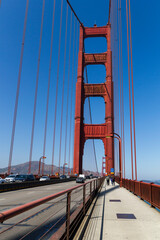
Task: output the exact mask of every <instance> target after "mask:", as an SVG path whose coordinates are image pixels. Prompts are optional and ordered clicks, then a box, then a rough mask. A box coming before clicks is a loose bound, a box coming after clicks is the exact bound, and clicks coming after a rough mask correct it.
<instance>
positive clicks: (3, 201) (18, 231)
mask: <svg viewBox="0 0 160 240" xmlns="http://www.w3.org/2000/svg"><path fill="white" fill-rule="evenodd" d="M76 185H79V184H77V183H76V182H75V181H71V182H65V183H59V184H53V185H46V186H40V187H34V188H28V189H22V190H18V191H12V192H5V193H0V212H3V211H6V210H8V209H11V208H14V207H17V206H20V205H23V204H25V203H28V202H31V201H34V200H37V199H40V198H43V197H46V196H49V195H52V194H54V193H58V192H60V191H63V190H66V189H69V188H71V187H73V186H76ZM86 193H87V195H88V194H89V185H88V186H87V189H86ZM81 201H82V189H77V190H75V191H74V195H72V196H71V203H72V204H71V211H73V210H74V209H75V208H76V207H77V206H78V205H79V204H80V203H81ZM65 213H66V195H64V196H61V197H59V198H58V199H54V200H52V201H49V202H47V203H45V204H43V205H40V206H38V207H36V208H34V209H31V210H29V211H27V212H25V213H23V214H20V215H18V216H15V217H13V218H11V219H9V220H7V221H5V222H4V223H3V224H0V239H3V240H11V239H12V240H13V239H16V240H17V239H25V240H26V239H30V240H31V239H34V240H36V239H48V236H50V235H51V234H53V232H55V231H56V230H57V229H58V228H59V227H60V225H61V224H62V223H63V222H64V221H65ZM59 218H62V219H61V221H60V222H59V223H58V225H55V226H54V224H55V223H56V221H57V220H58V219H59ZM23 219H25V220H23ZM46 219H48V220H47V221H46V222H44V221H45V220H46ZM16 223H18V224H17V225H16V226H14V227H13V225H14V224H16ZM40 224H41V226H40V227H38V226H39V225H40ZM52 226H54V227H53V229H52V230H51V231H50V232H49V235H47V237H43V238H41V235H43V233H44V232H46V230H48V229H49V228H50V227H52ZM8 228H10V229H9V230H7V229H8ZM6 230H7V231H6ZM32 230H34V231H33V232H32V233H31V234H29V235H27V236H25V235H26V234H27V233H28V232H30V231H32ZM3 231H5V232H3ZM2 232H3V233H2Z"/></svg>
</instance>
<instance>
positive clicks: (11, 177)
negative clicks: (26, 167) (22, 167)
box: [5, 174, 17, 183]
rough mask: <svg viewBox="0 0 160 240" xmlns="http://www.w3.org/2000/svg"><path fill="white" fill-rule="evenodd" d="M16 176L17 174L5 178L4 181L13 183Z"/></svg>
mask: <svg viewBox="0 0 160 240" xmlns="http://www.w3.org/2000/svg"><path fill="white" fill-rule="evenodd" d="M16 176H17V174H11V175H9V176H7V177H6V178H5V181H6V182H8V183H13V182H15V177H16Z"/></svg>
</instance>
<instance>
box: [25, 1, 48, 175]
mask: <svg viewBox="0 0 160 240" xmlns="http://www.w3.org/2000/svg"><path fill="white" fill-rule="evenodd" d="M44 8H45V0H43V7H42V20H41V30H40V41H39V53H38V65H37V76H36V89H35V98H34V110H33V121H32V133H31V145H30V155H29V168H28V174H30V173H31V162H32V150H33V139H34V127H35V116H36V106H37V92H38V80H39V66H40V56H41V45H42V32H43V19H44Z"/></svg>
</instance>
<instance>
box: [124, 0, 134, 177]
mask: <svg viewBox="0 0 160 240" xmlns="http://www.w3.org/2000/svg"><path fill="white" fill-rule="evenodd" d="M126 21H127V50H128V82H129V110H130V137H131V168H132V180H133V179H134V176H133V143H132V109H131V86H130V85H131V84H130V61H129V33H128V2H127V0H126Z"/></svg>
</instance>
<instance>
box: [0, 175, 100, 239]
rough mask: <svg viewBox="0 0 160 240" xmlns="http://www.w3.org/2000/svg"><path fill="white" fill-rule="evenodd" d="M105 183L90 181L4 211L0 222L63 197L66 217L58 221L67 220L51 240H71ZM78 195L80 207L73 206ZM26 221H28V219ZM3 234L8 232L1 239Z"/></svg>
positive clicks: (96, 180) (0, 215) (98, 180)
mask: <svg viewBox="0 0 160 240" xmlns="http://www.w3.org/2000/svg"><path fill="white" fill-rule="evenodd" d="M103 182H104V178H98V179H93V180H91V181H88V182H86V183H84V184H80V185H78V186H75V187H72V188H70V189H67V190H65V191H61V192H59V193H56V194H52V195H50V196H47V197H43V198H41V199H38V200H35V201H32V202H30V203H27V204H24V205H21V206H18V207H16V208H13V209H10V210H7V211H3V212H1V213H0V222H1V223H3V222H4V221H6V220H8V219H11V218H12V217H15V216H18V215H20V214H22V213H24V212H27V211H29V210H30V209H34V208H35V207H37V206H40V205H42V204H44V203H46V202H49V201H51V200H53V199H56V200H57V203H58V202H59V201H60V200H59V197H60V196H61V197H63V198H62V199H61V200H64V199H65V202H64V206H63V208H64V212H63V215H64V216H63V215H62V216H61V218H60V219H57V220H56V221H57V222H59V221H60V220H61V219H62V218H65V219H64V221H63V223H62V225H61V226H60V228H59V229H58V230H57V231H56V232H54V233H53V234H52V236H51V237H50V239H71V238H72V236H73V235H74V233H75V230H76V228H77V226H78V225H79V223H80V221H81V220H82V218H83V217H84V215H85V213H86V211H87V210H88V208H89V206H90V204H91V202H92V200H93V198H94V196H95V195H96V193H97V192H98V190H99V189H100V188H101V186H102V184H103ZM77 193H78V194H80V195H78V196H80V197H79V198H78V206H77V203H76V205H74V206H73V203H74V201H75V200H76V198H77V195H76V194H77ZM75 197H76V198H75ZM56 210H57V207H56ZM32 211H33V210H32ZM54 215H55V216H56V211H55V213H52V216H54ZM30 217H31V216H29V217H28V218H30ZM24 220H26V218H25V219H24ZM43 220H44V219H43ZM22 221H23V220H21V221H20V222H22ZM20 222H18V223H16V224H14V226H16V225H18V224H19V223H20ZM44 222H46V219H45V220H44ZM14 223H15V219H14ZM42 224H43V223H41V224H40V225H39V226H41V225H42ZM55 224H56V223H55ZM55 224H54V225H55ZM14 226H13V227H14ZM39 226H37V227H39ZM37 227H36V228H37ZM53 227H54V226H51V229H52V228H53ZM10 228H11V227H9V228H8V229H7V230H10ZM33 230H34V229H32V230H31V231H30V232H28V233H27V234H26V236H28V235H29V234H30V233H33ZM48 231H49V230H48ZM48 231H47V232H46V233H42V237H41V239H43V237H44V236H45V235H46V234H48ZM3 232H6V230H4V231H2V232H0V237H1V233H2V234H3ZM24 237H25V236H24Z"/></svg>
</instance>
